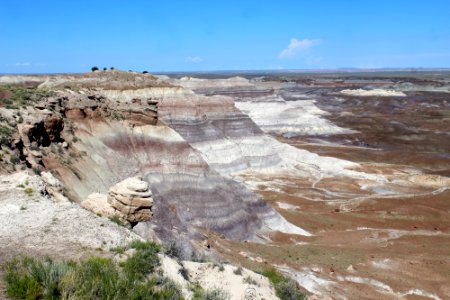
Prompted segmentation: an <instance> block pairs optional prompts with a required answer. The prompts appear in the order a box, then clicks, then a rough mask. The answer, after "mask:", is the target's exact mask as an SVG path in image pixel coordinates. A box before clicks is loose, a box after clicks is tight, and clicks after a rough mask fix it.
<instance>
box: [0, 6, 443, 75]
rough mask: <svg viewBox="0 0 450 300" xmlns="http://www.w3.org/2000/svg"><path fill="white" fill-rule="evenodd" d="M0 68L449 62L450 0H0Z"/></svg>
mask: <svg viewBox="0 0 450 300" xmlns="http://www.w3.org/2000/svg"><path fill="white" fill-rule="evenodd" d="M0 7H1V9H0V73H46V72H83V71H88V70H89V69H90V67H91V66H94V65H96V66H99V67H101V68H102V67H116V68H120V69H124V70H129V69H132V70H138V71H142V70H148V71H195V70H198V71H204V70H261V69H331V68H344V67H353V68H409V67H450V0H420V1H419V0H409V1H406V0H376V1H369V0H367V1H363V0H359V1H351V0H340V1H339V0H328V1H327V0H316V1H313V0H308V1H303V0H297V1H295V0H292V1H287V0H286V1H283V0H277V1H264V0H259V1H253V0H248V1H245V0H240V1H234V0H228V1H219V0H217V1H214V0H209V1H203V0H196V1H195V0H191V1H187V0H186V1H177V0H171V1H163V0H159V1H152V0H147V1H137V0H136V1H133V0H129V1H119V0H108V1H104V0H90V1H85V0H77V1H72V0H39V1H38V0H29V1H21V0H1V6H0Z"/></svg>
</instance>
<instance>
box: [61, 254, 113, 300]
mask: <svg viewBox="0 0 450 300" xmlns="http://www.w3.org/2000/svg"><path fill="white" fill-rule="evenodd" d="M118 280H119V272H118V270H117V267H116V266H115V264H114V263H113V261H112V260H111V259H107V258H100V257H93V258H90V259H89V260H87V261H84V262H82V263H81V264H80V265H79V266H77V267H76V268H74V269H73V270H71V272H68V273H67V274H66V276H64V278H63V280H62V282H61V290H62V295H63V297H64V298H68V299H113V298H114V296H115V293H116V284H117V282H118ZM91 297H92V298H91Z"/></svg>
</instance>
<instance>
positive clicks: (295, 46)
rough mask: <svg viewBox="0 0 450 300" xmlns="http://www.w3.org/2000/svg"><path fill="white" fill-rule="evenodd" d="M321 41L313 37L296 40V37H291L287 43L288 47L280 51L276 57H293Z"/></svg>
mask: <svg viewBox="0 0 450 300" xmlns="http://www.w3.org/2000/svg"><path fill="white" fill-rule="evenodd" d="M320 43H321V40H318V39H314V40H310V39H303V40H297V39H296V38H292V39H291V42H290V43H289V45H288V47H287V48H286V49H284V50H283V51H281V53H280V55H278V58H290V57H295V56H297V55H299V54H301V53H302V52H305V51H306V50H307V49H309V48H311V47H312V46H315V45H318V44H320Z"/></svg>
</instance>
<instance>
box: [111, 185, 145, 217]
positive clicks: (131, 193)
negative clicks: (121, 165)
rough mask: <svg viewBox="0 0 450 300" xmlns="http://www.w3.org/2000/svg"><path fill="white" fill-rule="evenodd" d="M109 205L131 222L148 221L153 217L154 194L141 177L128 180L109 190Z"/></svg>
mask: <svg viewBox="0 0 450 300" xmlns="http://www.w3.org/2000/svg"><path fill="white" fill-rule="evenodd" d="M107 199H108V203H109V204H110V205H111V206H112V207H113V208H114V209H116V210H117V211H118V212H119V213H120V214H121V215H122V216H123V218H124V219H125V220H127V221H129V222H142V221H148V220H150V219H151V217H152V211H151V208H152V205H153V199H152V192H151V190H150V188H149V186H148V183H147V182H145V181H142V179H141V178H140V177H131V178H127V179H125V180H123V181H121V182H119V183H117V184H116V185H114V186H113V187H111V188H110V189H109V192H108V197H107Z"/></svg>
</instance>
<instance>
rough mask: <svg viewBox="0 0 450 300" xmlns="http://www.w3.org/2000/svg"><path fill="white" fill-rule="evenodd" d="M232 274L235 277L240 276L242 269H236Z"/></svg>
mask: <svg viewBox="0 0 450 300" xmlns="http://www.w3.org/2000/svg"><path fill="white" fill-rule="evenodd" d="M233 273H234V274H236V275H242V267H238V268H236V270H234V271H233Z"/></svg>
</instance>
